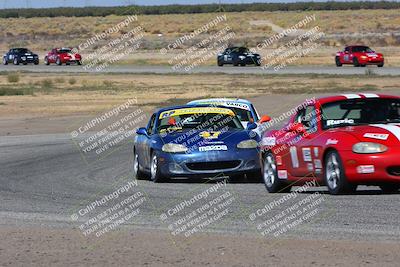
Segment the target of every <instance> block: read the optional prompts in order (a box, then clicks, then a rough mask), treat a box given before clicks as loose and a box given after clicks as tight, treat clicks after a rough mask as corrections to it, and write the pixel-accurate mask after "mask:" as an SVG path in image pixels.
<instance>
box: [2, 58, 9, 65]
mask: <svg viewBox="0 0 400 267" xmlns="http://www.w3.org/2000/svg"><path fill="white" fill-rule="evenodd" d="M3 65H8V60H7V58H5V57H3Z"/></svg>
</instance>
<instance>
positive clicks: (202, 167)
mask: <svg viewBox="0 0 400 267" xmlns="http://www.w3.org/2000/svg"><path fill="white" fill-rule="evenodd" d="M239 165H240V160H230V161H216V162H191V163H186V166H187V167H188V168H189V169H191V170H193V171H211V170H224V169H233V168H236V167H238V166H239Z"/></svg>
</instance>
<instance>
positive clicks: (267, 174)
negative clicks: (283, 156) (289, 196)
mask: <svg viewBox="0 0 400 267" xmlns="http://www.w3.org/2000/svg"><path fill="white" fill-rule="evenodd" d="M262 177H263V181H264V184H265V188H267V191H268V192H270V193H287V192H290V190H291V188H292V186H291V185H287V184H286V183H284V182H282V181H281V180H279V178H278V171H277V168H276V161H275V156H274V154H272V153H271V152H267V153H266V154H265V156H264V158H263V172H262Z"/></svg>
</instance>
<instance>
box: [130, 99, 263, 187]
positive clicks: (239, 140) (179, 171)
mask: <svg viewBox="0 0 400 267" xmlns="http://www.w3.org/2000/svg"><path fill="white" fill-rule="evenodd" d="M255 127H256V125H255V124H254V123H251V124H249V125H248V126H247V129H245V128H244V127H243V125H242V124H241V123H240V121H239V119H238V117H237V116H236V115H235V113H234V112H233V111H232V110H231V109H228V108H224V107H210V106H196V107H194V106H189V105H185V106H176V107H169V108H163V109H160V110H159V111H157V112H155V113H154V114H153V115H152V116H151V118H150V120H149V122H148V124H147V127H145V128H139V129H137V132H136V133H137V134H136V137H135V142H134V149H133V155H134V163H133V169H134V176H135V177H136V178H137V179H143V178H147V177H149V178H150V179H151V180H152V181H154V182H161V181H166V180H168V179H169V178H171V177H194V176H196V177H211V178H213V177H222V176H229V178H230V179H231V180H239V179H241V178H242V177H244V175H245V174H246V175H249V178H254V179H257V180H258V179H260V178H261V167H260V156H259V146H258V144H259V141H260V138H259V137H258V136H257V135H253V134H251V130H252V129H254V128H255ZM250 136H253V137H250Z"/></svg>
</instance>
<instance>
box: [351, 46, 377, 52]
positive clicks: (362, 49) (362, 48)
mask: <svg viewBox="0 0 400 267" xmlns="http://www.w3.org/2000/svg"><path fill="white" fill-rule="evenodd" d="M354 52H361V53H372V52H374V51H373V50H372V49H371V48H369V47H368V46H353V53H354Z"/></svg>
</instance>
